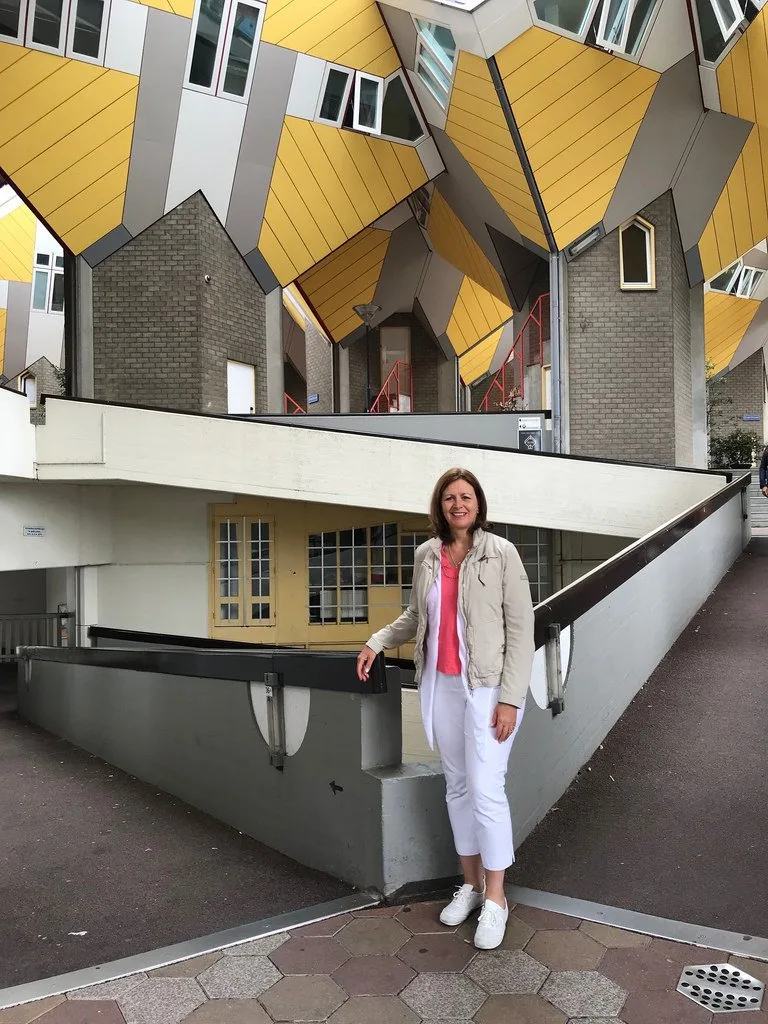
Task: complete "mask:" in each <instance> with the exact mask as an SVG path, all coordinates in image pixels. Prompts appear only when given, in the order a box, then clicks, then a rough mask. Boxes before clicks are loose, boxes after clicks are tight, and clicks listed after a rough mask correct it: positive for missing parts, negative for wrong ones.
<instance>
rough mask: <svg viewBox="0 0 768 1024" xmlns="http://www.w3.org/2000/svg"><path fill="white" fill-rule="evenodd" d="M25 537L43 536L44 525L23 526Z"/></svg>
mask: <svg viewBox="0 0 768 1024" xmlns="http://www.w3.org/2000/svg"><path fill="white" fill-rule="evenodd" d="M23 532H24V536H25V537H44V536H45V527H44V526H25V527H23Z"/></svg>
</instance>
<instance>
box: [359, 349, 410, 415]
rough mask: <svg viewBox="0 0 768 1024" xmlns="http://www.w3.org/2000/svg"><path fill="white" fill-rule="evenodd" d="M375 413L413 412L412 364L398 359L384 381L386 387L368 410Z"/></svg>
mask: <svg viewBox="0 0 768 1024" xmlns="http://www.w3.org/2000/svg"><path fill="white" fill-rule="evenodd" d="M368 411H369V412H373V413H385V412H386V413H388V412H413V374H412V373H411V364H410V363H406V362H404V361H403V360H402V359H398V361H397V362H396V363H395V365H394V366H393V367H392V369H391V370H390V372H389V376H388V377H387V379H386V380H385V381H384V387H383V388H382V389H381V391H380V392H379V393H378V395H377V396H376V400H375V402H374V403H373V405H372V406H371V408H370V409H369V410H368Z"/></svg>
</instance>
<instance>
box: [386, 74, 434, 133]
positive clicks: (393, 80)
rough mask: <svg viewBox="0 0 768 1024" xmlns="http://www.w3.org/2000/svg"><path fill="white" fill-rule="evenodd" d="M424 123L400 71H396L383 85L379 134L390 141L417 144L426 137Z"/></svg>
mask: <svg viewBox="0 0 768 1024" xmlns="http://www.w3.org/2000/svg"><path fill="white" fill-rule="evenodd" d="M426 133H427V130H426V127H425V126H424V122H423V121H422V119H421V116H420V115H419V112H418V110H417V109H416V104H415V103H414V101H413V98H412V97H411V93H410V89H409V87H408V85H407V84H406V81H405V75H404V74H403V72H402V71H396V72H395V73H394V74H393V75H390V76H389V78H388V79H387V80H386V82H385V83H384V103H383V106H382V112H381V134H382V135H383V136H385V137H387V138H390V139H397V140H398V141H401V140H402V141H405V142H413V143H416V142H419V140H420V139H423V138H424V136H425V135H426Z"/></svg>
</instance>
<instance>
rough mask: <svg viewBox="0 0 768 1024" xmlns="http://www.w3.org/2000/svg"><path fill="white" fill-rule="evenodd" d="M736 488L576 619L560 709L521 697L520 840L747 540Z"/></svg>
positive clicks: (515, 780) (517, 755) (515, 764)
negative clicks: (546, 707)
mask: <svg viewBox="0 0 768 1024" xmlns="http://www.w3.org/2000/svg"><path fill="white" fill-rule="evenodd" d="M747 531H748V524H746V530H745V523H744V521H743V520H742V511H741V496H740V495H737V497H735V498H733V499H732V500H731V501H730V502H729V503H728V504H727V505H724V506H723V507H722V508H721V509H719V510H718V511H717V512H716V513H715V514H714V515H713V516H710V518H709V519H707V520H706V521H705V522H704V523H702V525H701V526H699V527H697V528H696V529H695V530H694V531H692V532H691V533H689V534H688V535H687V536H686V537H684V538H683V539H682V540H680V541H678V543H677V544H674V545H673V546H672V547H671V548H670V549H669V550H668V551H666V552H665V553H664V554H663V555H661V556H660V557H659V558H657V559H656V560H655V561H653V562H651V563H650V565H648V566H646V567H645V568H644V569H642V570H641V571H640V572H639V573H638V574H637V575H636V576H633V577H632V579H630V580H628V581H627V582H626V583H625V584H623V586H621V587H619V589H618V590H616V591H614V593H613V594H611V595H610V596H609V597H607V598H606V599H605V600H604V601H601V602H600V604H598V605H596V606H595V607H594V608H592V609H591V610H590V611H589V612H588V613H587V614H586V615H584V616H583V617H582V618H580V619H578V620H577V621H576V623H575V624H574V629H573V662H572V668H571V673H570V678H569V679H568V682H567V686H566V691H565V711H564V713H563V714H561V715H558V716H557V718H552V715H551V712H549V711H542V710H541V709H540V708H539V707H537V706H536V704H535V703H534V701H533V700H529V701H528V702H527V705H526V711H525V720H524V722H523V726H522V728H521V729H520V733H519V735H518V738H517V740H516V741H515V746H514V747H513V749H512V758H511V761H510V770H509V776H508V778H509V782H508V793H509V797H510V802H511V804H512V810H513V819H514V823H515V837H516V841H517V843H518V844H519V843H520V842H521V841H522V840H523V839H524V838H525V837H526V836H527V835H528V834H529V833H530V832H531V831H532V830H533V828H534V827H535V826H536V824H537V823H538V822H539V821H540V820H541V819H542V818H543V817H544V815H545V814H546V813H547V811H548V810H549V809H550V808H551V807H552V806H553V805H554V804H555V803H556V802H557V801H558V799H559V798H560V796H561V795H562V794H563V793H564V792H565V790H566V789H567V787H568V785H569V784H570V783H571V781H572V780H573V779H574V777H575V776H576V773H577V772H578V770H579V769H580V768H581V767H582V766H583V765H584V764H585V763H586V762H587V761H588V760H589V758H590V757H591V756H592V754H593V753H594V752H595V750H596V749H597V747H598V746H599V744H600V743H601V742H602V741H603V739H604V738H605V736H606V735H607V734H608V732H610V730H611V728H612V727H613V726H614V725H615V723H616V722H617V721H618V719H619V718H620V716H621V715H622V713H623V712H624V711H625V709H626V708H627V706H628V705H629V703H630V701H631V700H632V699H633V697H634V696H635V695H636V694H637V693H638V691H639V690H640V689H641V688H642V686H643V685H644V684H645V683H646V682H647V681H648V679H649V677H650V676H651V674H652V672H653V671H654V669H655V668H656V666H657V665H658V664H659V663H660V661H661V660H662V658H663V657H664V655H665V654H666V653H667V651H668V650H669V649H670V647H671V646H672V645H673V644H674V642H675V640H676V639H677V637H678V636H679V635H680V633H681V632H682V630H683V629H684V628H685V627H686V625H687V624H688V623H689V622H690V620H691V619H692V617H693V616H694V615H695V614H696V612H697V611H698V610H699V608H700V607H701V606H702V604H703V603H704V602H705V601H706V599H707V597H708V596H709V595H710V594H711V593H712V591H713V590H714V589H715V587H716V586H717V584H718V583H719V581H720V580H721V578H722V577H723V575H724V574H725V573H726V572H727V571H728V569H729V568H730V566H731V565H732V563H733V562H734V561H735V560H736V558H738V556H739V554H740V553H741V551H742V548H743V547H744V545H745V544H746V543H747V540H748V532H747Z"/></svg>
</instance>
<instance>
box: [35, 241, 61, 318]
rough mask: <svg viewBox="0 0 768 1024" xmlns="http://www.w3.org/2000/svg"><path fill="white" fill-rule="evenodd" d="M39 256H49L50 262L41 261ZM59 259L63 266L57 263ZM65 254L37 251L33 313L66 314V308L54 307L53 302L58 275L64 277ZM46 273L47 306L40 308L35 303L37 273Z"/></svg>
mask: <svg viewBox="0 0 768 1024" xmlns="http://www.w3.org/2000/svg"><path fill="white" fill-rule="evenodd" d="M38 256H47V257H48V258H49V260H50V263H40V262H39V261H38ZM57 260H61V261H62V266H58V265H57ZM63 260H64V257H63V256H57V255H56V253H53V252H40V251H39V250H38V251H36V252H35V265H34V268H33V270H32V295H31V296H30V309H31V310H32V312H33V313H52V314H53V315H54V316H64V309H63V308H62V309H52V308H51V307H52V304H53V286H54V283H55V279H56V277H57V276H59V277H61V278H63V277H64V266H63ZM36 274H45V276H46V282H45V308H43V309H38V307H37V306H36V305H35V275H36Z"/></svg>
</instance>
